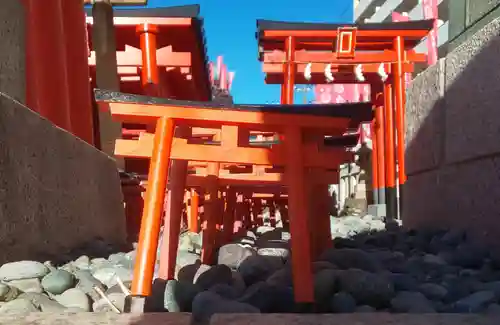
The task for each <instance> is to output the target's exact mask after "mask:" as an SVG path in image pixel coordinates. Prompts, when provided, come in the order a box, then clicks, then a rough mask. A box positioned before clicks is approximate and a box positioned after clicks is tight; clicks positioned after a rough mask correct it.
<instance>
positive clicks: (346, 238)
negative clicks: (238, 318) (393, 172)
mask: <svg viewBox="0 0 500 325" xmlns="http://www.w3.org/2000/svg"><path fill="white" fill-rule="evenodd" d="M390 228H391V229H390V230H387V229H386V225H385V223H384V222H383V220H380V219H377V218H375V217H372V216H369V215H367V216H364V217H357V216H347V217H342V218H334V219H332V233H333V237H334V239H333V241H334V245H335V248H334V249H329V250H327V251H325V252H323V253H322V254H321V256H320V257H319V259H318V260H317V261H315V262H314V263H313V271H314V277H315V278H314V286H315V303H314V304H313V305H312V306H303V305H297V304H295V303H294V300H293V290H292V274H291V265H290V257H291V254H292V252H291V251H290V246H289V241H290V233H289V232H288V231H286V230H285V229H284V228H272V227H268V226H262V227H259V228H257V229H254V230H253V231H244V232H242V233H240V234H238V236H236V237H237V239H235V241H234V243H231V244H228V245H225V246H223V247H221V248H220V250H219V252H218V256H217V261H214V265H213V266H208V265H203V264H201V263H200V261H199V254H200V249H201V235H200V234H195V233H189V232H186V233H184V234H182V236H181V238H180V241H179V252H178V259H177V269H176V273H177V274H176V280H169V281H166V282H165V281H161V280H160V279H156V280H155V282H154V285H153V294H152V296H151V297H150V298H149V299H148V300H147V303H146V309H147V310H148V311H170V312H192V315H193V318H194V320H196V321H198V322H204V321H207V320H208V319H209V318H210V317H211V316H212V315H213V314H215V313H296V312H318V313H363V312H394V313H485V314H500V255H499V254H497V253H495V252H491V251H489V250H488V249H487V247H483V246H480V245H477V244H474V243H472V242H471V241H469V240H468V238H467V236H466V235H465V234H464V233H463V232H461V231H456V230H450V231H445V230H432V231H430V230H428V231H424V230H422V231H405V230H403V229H401V228H399V227H398V226H394V227H390ZM92 245H93V247H92V249H90V250H89V249H87V251H91V252H93V254H90V255H81V256H79V257H78V258H76V259H72V260H70V261H65V262H61V261H62V260H64V258H63V259H59V260H52V261H50V262H49V261H48V262H45V263H41V262H37V261H18V262H12V263H6V264H4V265H2V266H0V281H1V282H0V313H12V312H32V311H64V310H70V311H95V312H109V311H112V309H111V307H110V306H109V304H108V303H107V302H106V301H105V300H104V299H103V298H102V297H101V296H100V295H99V294H98V293H97V291H96V290H95V289H94V287H98V288H100V289H101V290H102V291H103V292H105V294H106V296H107V297H108V298H109V299H110V300H111V301H112V303H113V304H114V306H115V307H117V308H118V309H119V310H123V308H124V305H125V294H124V293H123V292H122V291H121V289H120V287H119V285H118V282H117V278H119V279H120V280H122V282H123V283H124V284H125V286H130V283H131V280H132V272H133V264H134V258H135V250H131V251H129V252H118V253H112V252H113V248H112V247H109V246H107V245H105V244H104V243H103V242H102V241H99V240H97V241H93V243H92ZM87 248H88V247H87ZM82 251H83V249H82V250H80V252H82ZM78 252H79V251H78V250H77V251H76V253H78ZM96 252H97V253H98V254H97V253H96ZM74 253H75V252H73V254H74ZM68 256H69V255H68ZM93 256H106V257H93ZM66 259H67V258H66Z"/></svg>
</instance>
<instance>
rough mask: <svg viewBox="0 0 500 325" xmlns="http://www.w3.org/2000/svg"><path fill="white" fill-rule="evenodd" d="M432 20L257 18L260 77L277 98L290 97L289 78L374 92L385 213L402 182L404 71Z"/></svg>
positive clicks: (392, 209) (393, 209)
mask: <svg viewBox="0 0 500 325" xmlns="http://www.w3.org/2000/svg"><path fill="white" fill-rule="evenodd" d="M433 23H434V21H433V20H424V21H411V22H398V23H372V24H321V23H295V22H280V21H269V20H259V21H258V22H257V30H258V32H257V37H258V42H259V59H260V60H261V61H263V62H264V66H263V70H264V72H266V73H267V75H266V82H267V83H276V84H281V85H282V88H281V89H282V90H281V98H282V103H284V104H291V103H293V91H294V89H293V88H294V85H295V84H300V83H303V84H322V83H324V82H325V79H326V80H327V81H328V82H338V83H360V82H364V83H369V84H371V85H372V87H373V89H372V94H380V96H379V97H378V98H374V99H372V100H373V101H374V103H375V105H376V106H377V107H379V108H380V109H377V110H376V116H377V118H376V119H375V120H374V121H375V122H374V124H375V125H374V126H375V131H376V132H375V133H376V141H375V142H376V144H375V152H374V156H373V157H374V163H375V165H374V174H375V175H374V178H375V181H376V182H377V183H376V184H375V185H376V186H375V188H382V189H384V187H385V191H381V192H385V197H386V201H387V216H388V217H389V218H394V217H395V216H396V215H397V185H396V179H398V180H399V191H400V198H401V197H402V193H403V185H404V183H405V182H406V172H405V157H404V152H405V148H404V143H405V137H404V125H405V122H404V114H405V100H406V98H405V82H404V74H405V72H411V71H413V70H412V69H413V67H412V63H413V62H424V61H425V58H426V56H425V55H423V54H417V53H415V52H414V51H413V48H414V47H415V46H416V45H417V44H419V43H420V42H421V40H422V39H423V38H424V37H425V36H426V35H427V34H428V33H429V31H430V30H431V29H432V27H433ZM393 99H394V105H393V102H392V100H393ZM382 107H383V109H382ZM394 109H395V111H394ZM394 113H395V118H394ZM394 120H395V126H396V128H395V129H396V135H395V134H394V133H395V131H394ZM381 124H383V127H382V125H381ZM396 143H397V144H398V145H397V146H396ZM396 152H397V154H396ZM396 161H397V162H398V165H399V169H398V175H397V176H396ZM384 165H385V166H384ZM377 171H378V173H377ZM378 175H380V177H377V176H378ZM401 201H402V200H401Z"/></svg>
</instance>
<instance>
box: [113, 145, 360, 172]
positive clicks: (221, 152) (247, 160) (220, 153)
mask: <svg viewBox="0 0 500 325" xmlns="http://www.w3.org/2000/svg"><path fill="white" fill-rule="evenodd" d="M139 142H140V140H139ZM150 148H151V145H150V141H149V143H148V142H146V141H144V142H142V143H140V144H139V145H138V144H137V141H136V140H120V139H118V140H117V141H116V146H115V155H117V156H119V157H133V158H149V157H150V155H151V154H150V152H151V149H150ZM284 151H285V150H284V147H283V146H282V145H275V146H273V147H272V148H271V149H269V148H255V147H253V148H242V147H236V148H232V149H226V148H224V147H219V146H211V145H194V144H188V143H187V141H186V140H184V139H178V138H175V139H174V141H173V144H172V155H171V157H172V159H186V160H193V161H211V162H221V163H233V164H254V165H274V166H285V165H286V163H287V161H286V159H285V158H284ZM305 154H306V156H305V157H304V159H305V162H304V163H305V166H307V167H324V168H328V169H335V168H337V167H338V166H339V165H340V164H342V163H344V162H346V161H348V160H351V159H352V154H351V153H349V152H346V151H345V150H344V149H343V148H332V149H328V150H325V151H324V152H321V151H318V150H316V148H314V147H313V146H310V147H307V148H305Z"/></svg>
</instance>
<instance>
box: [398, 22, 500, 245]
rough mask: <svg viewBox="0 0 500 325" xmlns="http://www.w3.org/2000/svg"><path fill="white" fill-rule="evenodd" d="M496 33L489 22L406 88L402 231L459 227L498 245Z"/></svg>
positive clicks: (499, 46)
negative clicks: (405, 147)
mask: <svg viewBox="0 0 500 325" xmlns="http://www.w3.org/2000/svg"><path fill="white" fill-rule="evenodd" d="M499 31H500V19H497V20H494V21H492V22H491V23H490V24H488V25H486V26H485V27H484V28H483V29H482V30H480V31H479V32H478V33H476V34H475V35H474V36H473V37H471V38H470V39H469V40H468V41H467V42H465V43H464V44H462V45H461V46H459V47H457V48H456V49H455V50H453V51H452V52H451V53H449V54H448V55H447V57H446V58H445V59H443V60H442V61H441V62H440V63H439V64H438V65H437V66H433V67H431V68H429V69H428V70H426V71H425V72H424V73H422V74H421V75H419V76H418V77H417V78H416V80H415V81H414V82H413V83H412V85H411V88H410V89H409V91H408V109H407V114H406V121H407V130H406V133H407V138H408V142H407V151H406V155H407V169H408V175H409V177H408V182H407V183H406V185H405V191H406V197H405V202H404V204H403V208H404V211H403V224H404V225H405V226H407V227H410V228H422V227H429V226H440V227H446V228H450V227H455V228H461V229H465V230H467V231H468V232H469V233H470V234H472V235H474V237H475V238H477V239H479V240H481V241H486V242H489V243H500V223H498V222H497V215H498V211H499V210H500V201H499V200H497V198H498V197H499V195H500V190H499V188H500V187H499V184H500V183H499V182H500V144H499V141H498V139H499V138H500V110H499V106H498V94H499V93H500V37H499V36H497V35H499ZM438 81H439V82H438ZM443 85H444V88H443Z"/></svg>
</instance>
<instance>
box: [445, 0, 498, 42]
mask: <svg viewBox="0 0 500 325" xmlns="http://www.w3.org/2000/svg"><path fill="white" fill-rule="evenodd" d="M499 16H500V0H485V1H478V0H453V1H450V3H449V17H450V27H449V37H448V38H449V43H450V44H449V49H450V50H451V49H454V48H456V47H457V46H459V45H460V44H461V43H462V42H464V41H465V40H466V39H468V38H469V37H471V36H472V35H473V34H474V33H476V32H477V31H478V30H480V29H481V28H483V27H484V26H485V25H486V24H488V23H489V22H491V21H492V20H494V19H495V18H497V17H499Z"/></svg>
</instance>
